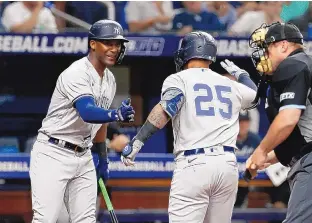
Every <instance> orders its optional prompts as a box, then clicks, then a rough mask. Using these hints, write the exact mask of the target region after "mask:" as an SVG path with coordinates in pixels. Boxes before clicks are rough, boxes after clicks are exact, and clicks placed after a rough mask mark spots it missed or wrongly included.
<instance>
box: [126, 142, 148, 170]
mask: <svg viewBox="0 0 312 223" xmlns="http://www.w3.org/2000/svg"><path fill="white" fill-rule="evenodd" d="M143 145H144V144H143V142H141V141H140V140H137V139H132V140H131V142H130V143H129V144H128V145H127V146H126V147H125V148H124V149H123V150H122V153H121V161H122V162H123V163H124V164H125V165H126V166H134V164H135V162H134V160H135V156H136V154H138V152H139V151H140V150H141V148H142V146H143Z"/></svg>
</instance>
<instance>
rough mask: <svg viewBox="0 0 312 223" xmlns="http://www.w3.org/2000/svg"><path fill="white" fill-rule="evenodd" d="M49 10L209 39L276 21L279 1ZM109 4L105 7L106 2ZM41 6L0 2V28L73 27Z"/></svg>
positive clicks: (81, 5) (303, 22) (141, 30)
mask: <svg viewBox="0 0 312 223" xmlns="http://www.w3.org/2000/svg"><path fill="white" fill-rule="evenodd" d="M50 3H53V4H54V6H53V7H54V8H55V9H57V10H59V11H62V12H65V13H67V14H70V15H72V16H74V17H76V18H78V19H81V20H82V21H84V22H87V23H89V24H92V23H94V22H95V21H97V20H100V19H105V18H108V17H109V14H110V12H111V11H112V10H113V14H114V19H115V20H116V21H118V22H119V23H121V24H122V26H123V27H124V29H125V30H127V31H128V32H129V33H136V34H144V35H159V34H162V35H163V34H168V33H170V34H178V35H184V34H185V33H188V32H191V31H193V30H203V31H209V32H211V33H213V34H215V35H227V36H249V35H250V34H251V32H252V31H253V30H255V29H256V28H258V27H259V26H260V25H261V24H263V23H268V24H269V23H272V22H276V21H281V18H280V14H281V11H282V4H283V2H274V1H270V2H264V1H244V2H240V1H229V2H227V1H202V2H201V1H183V2H181V1H174V2H171V1H157V2H156V1H155V2H154V1H140V2H136V1H129V2H127V1H125V2H123V1H115V2H106V4H105V3H103V2H101V1H98V2H93V1H79V2H74V1H67V2H65V1H56V2H50ZM108 3H109V4H108ZM311 5H312V3H310V7H309V10H308V11H307V12H306V13H305V14H304V15H301V16H300V17H297V18H293V20H291V22H293V23H295V24H296V25H297V26H298V27H299V28H300V29H301V31H302V32H303V33H308V27H309V23H311V22H312V10H311V8H312V7H311ZM49 7H50V6H47V4H45V3H44V2H31V1H28V2H10V1H9V2H2V3H1V7H0V8H1V9H0V13H1V17H2V19H1V27H2V30H4V31H10V32H22V33H29V32H35V33H55V32H63V31H66V30H68V29H69V28H74V27H75V25H73V24H71V23H69V22H68V21H65V20H64V19H63V18H61V17H59V16H57V15H55V13H52V12H51V10H49Z"/></svg>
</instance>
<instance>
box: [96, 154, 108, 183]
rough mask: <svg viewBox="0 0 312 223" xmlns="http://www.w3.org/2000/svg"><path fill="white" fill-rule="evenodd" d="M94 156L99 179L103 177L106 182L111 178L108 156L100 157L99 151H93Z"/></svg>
mask: <svg viewBox="0 0 312 223" xmlns="http://www.w3.org/2000/svg"><path fill="white" fill-rule="evenodd" d="M92 156H93V162H94V166H95V171H96V176H97V179H98V180H99V179H100V178H102V179H103V181H104V183H105V182H106V181H107V180H108V179H109V169H108V163H109V162H108V158H107V157H99V154H98V153H92Z"/></svg>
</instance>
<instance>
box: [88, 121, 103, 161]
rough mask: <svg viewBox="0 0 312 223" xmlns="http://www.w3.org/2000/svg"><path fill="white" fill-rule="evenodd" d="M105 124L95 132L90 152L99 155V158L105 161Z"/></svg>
mask: <svg viewBox="0 0 312 223" xmlns="http://www.w3.org/2000/svg"><path fill="white" fill-rule="evenodd" d="M106 135H107V124H103V125H102V126H101V128H100V129H99V130H98V131H97V133H96V136H95V137H94V139H93V146H92V147H91V151H92V152H93V153H97V154H99V156H100V157H102V158H104V159H107V146H106Z"/></svg>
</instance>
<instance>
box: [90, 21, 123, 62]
mask: <svg viewBox="0 0 312 223" xmlns="http://www.w3.org/2000/svg"><path fill="white" fill-rule="evenodd" d="M90 40H120V41H121V50H120V53H119V55H118V57H117V63H121V61H122V59H123V57H124V55H125V50H126V46H125V44H124V43H126V42H129V40H127V39H126V38H125V37H124V36H123V28H122V27H121V25H120V24H119V23H118V22H115V21H113V20H108V19H105V20H99V21H97V22H95V23H94V24H93V25H92V26H91V28H90V30H89V34H88V44H89V42H90Z"/></svg>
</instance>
